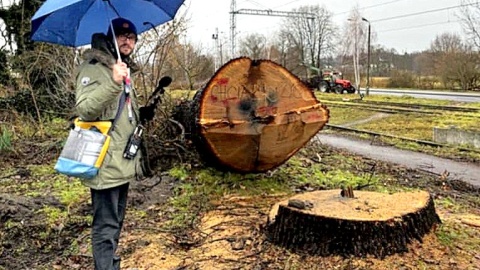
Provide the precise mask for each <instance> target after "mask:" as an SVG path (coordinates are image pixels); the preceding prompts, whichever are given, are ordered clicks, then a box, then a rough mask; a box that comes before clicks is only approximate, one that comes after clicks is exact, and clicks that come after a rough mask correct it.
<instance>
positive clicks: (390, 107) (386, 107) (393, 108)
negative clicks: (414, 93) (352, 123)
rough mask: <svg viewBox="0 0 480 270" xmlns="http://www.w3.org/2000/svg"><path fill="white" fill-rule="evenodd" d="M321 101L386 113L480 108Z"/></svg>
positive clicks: (474, 109) (461, 111)
mask: <svg viewBox="0 0 480 270" xmlns="http://www.w3.org/2000/svg"><path fill="white" fill-rule="evenodd" d="M322 103H324V104H326V105H331V106H335V107H357V108H362V109H367V110H371V111H378V112H386V113H422V114H441V113H443V112H445V111H448V112H459V113H480V108H472V107H465V106H442V105H428V104H411V103H400V102H386V101H364V100H360V99H355V100H349V101H332V100H322Z"/></svg>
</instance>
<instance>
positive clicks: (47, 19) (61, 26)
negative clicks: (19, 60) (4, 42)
mask: <svg viewBox="0 0 480 270" xmlns="http://www.w3.org/2000/svg"><path fill="white" fill-rule="evenodd" d="M183 2H184V0H47V1H46V2H45V3H44V4H43V5H42V6H41V7H40V8H39V9H38V11H37V12H36V13H35V15H34V16H33V17H32V36H31V38H32V40H34V41H44V42H48V43H54V44H60V45H65V46H70V47H78V46H83V45H87V44H90V42H91V38H92V34H94V33H105V34H106V33H107V30H108V27H109V26H110V21H111V20H113V19H115V18H118V17H122V18H125V19H128V20H130V21H131V22H132V23H133V24H134V25H135V26H136V28H137V32H138V34H140V33H142V32H145V31H147V30H149V29H151V28H153V27H155V26H157V25H160V24H162V23H165V22H167V21H170V20H172V19H173V17H174V16H175V14H176V13H177V10H178V9H179V8H180V6H181V5H182V4H183Z"/></svg>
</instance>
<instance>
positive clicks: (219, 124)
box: [175, 57, 329, 172]
mask: <svg viewBox="0 0 480 270" xmlns="http://www.w3.org/2000/svg"><path fill="white" fill-rule="evenodd" d="M175 118H176V120H178V121H179V122H180V123H182V124H183V125H184V126H185V127H186V129H187V132H188V131H189V132H190V133H191V134H192V138H193V140H194V143H195V144H196V146H197V148H198V150H199V152H200V154H201V155H202V156H203V157H204V159H205V160H206V161H208V162H209V163H210V164H211V165H216V166H217V167H220V168H222V167H223V168H226V169H229V170H234V171H240V172H263V171H267V170H270V169H272V168H275V167H277V166H279V165H281V164H282V163H284V162H285V161H286V160H288V159H289V158H290V157H291V156H292V155H294V154H295V153H296V152H297V151H298V150H299V149H300V148H301V147H302V146H304V145H305V144H306V143H307V142H308V141H309V140H310V139H311V138H312V137H313V136H314V135H315V134H316V133H317V132H318V131H320V130H321V129H322V127H323V126H324V125H325V124H326V123H327V122H328V119H329V111H328V109H327V108H326V107H325V106H324V105H322V104H321V103H320V102H319V101H318V100H317V99H316V97H315V95H314V94H313V92H312V91H311V90H310V89H309V88H308V87H307V86H306V85H305V84H304V83H303V82H301V81H300V80H299V79H298V78H297V77H296V76H294V75H293V74H291V73H290V72H289V71H288V70H286V69H285V68H283V67H282V66H280V65H278V64H276V63H274V62H272V61H269V60H251V59H249V58H246V57H242V58H237V59H233V60H231V61H230V62H228V63H227V64H225V65H224V66H223V67H221V68H220V69H219V70H218V71H217V72H216V73H215V75H214V76H213V77H212V78H211V79H210V81H209V82H208V83H207V85H206V86H205V88H204V89H203V90H201V91H199V92H197V94H196V96H195V98H194V100H193V101H192V102H188V103H184V104H182V105H180V106H178V108H177V113H176V114H175Z"/></svg>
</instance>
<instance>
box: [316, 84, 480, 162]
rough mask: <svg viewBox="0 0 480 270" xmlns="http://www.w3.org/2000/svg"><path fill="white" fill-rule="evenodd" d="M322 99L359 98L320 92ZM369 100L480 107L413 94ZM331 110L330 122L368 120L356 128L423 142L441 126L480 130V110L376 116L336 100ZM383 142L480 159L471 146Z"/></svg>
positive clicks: (341, 122)
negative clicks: (439, 146)
mask: <svg viewBox="0 0 480 270" xmlns="http://www.w3.org/2000/svg"><path fill="white" fill-rule="evenodd" d="M316 95H317V97H318V98H319V100H325V101H333V102H342V103H344V104H342V105H348V103H345V101H342V100H344V99H345V98H346V99H350V100H351V99H354V98H357V99H358V96H357V95H336V94H325V93H316ZM369 101H386V102H395V103H403V104H423V105H434V106H462V107H471V108H480V103H459V102H453V101H448V100H434V99H419V98H414V97H409V96H383V95H371V96H368V97H366V98H364V102H365V103H366V104H368V102H369ZM327 106H328V108H329V109H330V115H331V118H330V121H329V123H330V124H334V125H345V124H348V123H354V122H356V121H358V120H362V119H368V118H370V121H368V122H363V123H358V124H356V125H354V126H351V127H352V128H356V129H360V130H367V131H372V132H376V133H381V134H387V135H392V136H397V137H401V138H411V139H416V140H423V141H433V140H434V138H433V130H434V128H435V127H437V128H452V127H455V128H456V129H459V130H464V131H471V132H480V125H478V119H480V113H478V112H455V111H438V110H436V111H434V112H435V113H433V114H426V113H412V112H404V113H395V114H389V115H387V116H385V115H384V116H383V117H378V118H375V117H372V116H374V115H376V114H377V112H375V111H371V110H368V109H359V108H358V107H353V106H352V107H345V106H335V103H330V104H328V105H327ZM360 136H361V137H363V138H365V139H370V136H369V135H360ZM381 140H382V141H384V142H386V143H388V144H393V145H395V146H397V147H398V148H402V149H408V150H414V151H420V152H426V153H429V154H434V155H437V156H441V157H447V158H462V159H467V160H480V149H479V151H465V149H469V148H470V149H472V150H475V149H473V148H472V146H468V145H458V146H455V145H451V146H449V147H441V148H438V147H430V146H425V145H421V144H418V143H414V142H411V141H404V140H400V139H395V138H381Z"/></svg>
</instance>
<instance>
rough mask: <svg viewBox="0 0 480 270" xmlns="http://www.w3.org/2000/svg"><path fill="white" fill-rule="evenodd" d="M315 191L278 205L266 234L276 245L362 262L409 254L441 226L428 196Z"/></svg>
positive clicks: (431, 200)
mask: <svg viewBox="0 0 480 270" xmlns="http://www.w3.org/2000/svg"><path fill="white" fill-rule="evenodd" d="M340 192H341V191H340V190H328V191H315V192H310V193H304V194H300V195H296V196H294V197H292V198H290V199H289V200H285V201H282V202H279V203H277V204H276V205H275V206H274V207H273V208H272V210H271V212H270V215H269V221H268V225H267V233H268V235H269V238H270V239H271V241H273V242H274V243H277V244H279V245H281V246H284V247H286V248H289V249H292V250H294V251H302V252H307V253H309V254H313V255H321V256H326V255H343V256H349V255H353V256H359V257H363V256H366V255H367V254H371V255H373V256H375V257H379V258H383V257H385V256H386V255H390V254H394V253H400V252H405V251H407V245H408V244H409V243H410V242H412V240H415V239H416V240H418V241H420V242H422V237H423V236H424V235H425V234H426V233H428V232H429V231H430V230H431V229H432V227H434V226H435V225H436V224H438V223H440V222H441V221H440V218H439V217H438V215H437V214H436V212H435V206H434V202H433V199H432V197H431V196H430V194H429V193H427V192H423V191H417V192H405V193H395V194H384V193H376V192H366V191H355V197H354V198H347V197H342V196H341V195H340Z"/></svg>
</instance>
